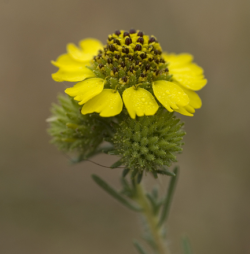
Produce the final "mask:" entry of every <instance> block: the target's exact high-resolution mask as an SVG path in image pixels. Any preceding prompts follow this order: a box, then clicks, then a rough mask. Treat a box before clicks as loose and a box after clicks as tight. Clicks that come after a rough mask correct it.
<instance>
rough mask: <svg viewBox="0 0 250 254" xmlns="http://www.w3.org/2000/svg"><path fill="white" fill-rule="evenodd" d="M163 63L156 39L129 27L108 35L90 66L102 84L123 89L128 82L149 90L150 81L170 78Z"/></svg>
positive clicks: (129, 84) (128, 84)
mask: <svg viewBox="0 0 250 254" xmlns="http://www.w3.org/2000/svg"><path fill="white" fill-rule="evenodd" d="M167 65H168V64H167V63H166V62H165V60H164V59H163V58H162V49H161V46H160V44H159V42H158V41H157V39H156V38H155V37H154V36H151V37H150V36H148V35H144V34H143V32H141V31H138V30H137V31H136V30H134V29H131V30H130V31H129V32H126V31H122V30H121V31H116V32H115V33H113V34H112V35H109V36H108V40H107V45H105V46H104V48H103V50H100V51H99V54H98V55H97V56H95V57H94V59H93V61H92V66H91V67H90V68H91V69H92V70H93V72H94V73H95V74H96V75H97V76H98V77H102V78H105V79H106V83H105V88H111V89H115V90H118V91H119V92H123V91H124V90H125V89H126V88H128V87H131V86H134V87H135V88H137V87H143V88H145V89H147V90H151V84H152V82H153V81H155V80H170V79H171V75H169V70H168V68H167Z"/></svg>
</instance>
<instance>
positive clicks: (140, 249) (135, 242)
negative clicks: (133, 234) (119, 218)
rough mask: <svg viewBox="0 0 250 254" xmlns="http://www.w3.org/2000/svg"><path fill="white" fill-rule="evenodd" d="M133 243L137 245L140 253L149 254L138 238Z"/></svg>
mask: <svg viewBox="0 0 250 254" xmlns="http://www.w3.org/2000/svg"><path fill="white" fill-rule="evenodd" d="M133 243H134V246H135V248H136V250H137V251H138V253H140V254H147V252H146V251H145V250H144V249H143V248H142V246H141V245H140V244H139V243H138V242H137V241H136V240H134V242H133Z"/></svg>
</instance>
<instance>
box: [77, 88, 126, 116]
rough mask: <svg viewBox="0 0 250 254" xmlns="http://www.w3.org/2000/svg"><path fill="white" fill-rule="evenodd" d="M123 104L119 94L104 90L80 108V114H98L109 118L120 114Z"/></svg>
mask: <svg viewBox="0 0 250 254" xmlns="http://www.w3.org/2000/svg"><path fill="white" fill-rule="evenodd" d="M122 107H123V102H122V99H121V96H120V94H119V92H115V91H114V90H112V89H104V90H103V91H102V92H101V93H100V94H99V95H97V96H95V97H94V98H93V99H91V100H89V101H88V102H87V103H86V104H85V105H84V106H83V107H82V111H81V112H82V114H83V115H86V114H89V113H93V112H96V113H100V116H102V117H111V116H115V115H118V114H120V113H121V111H122Z"/></svg>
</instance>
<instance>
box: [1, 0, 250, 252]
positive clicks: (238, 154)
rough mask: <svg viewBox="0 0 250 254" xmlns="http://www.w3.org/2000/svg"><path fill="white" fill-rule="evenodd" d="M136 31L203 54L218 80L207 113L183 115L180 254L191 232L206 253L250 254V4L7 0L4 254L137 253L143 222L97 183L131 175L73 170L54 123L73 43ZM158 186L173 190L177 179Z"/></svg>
mask: <svg viewBox="0 0 250 254" xmlns="http://www.w3.org/2000/svg"><path fill="white" fill-rule="evenodd" d="M130 28H136V29H141V30H142V31H144V32H145V33H148V34H154V35H155V36H156V37H157V38H158V40H159V41H160V43H161V45H162V47H163V48H164V49H165V50H167V51H170V52H171V51H173V52H191V53H192V54H193V55H194V56H195V61H196V62H197V63H198V64H199V65H201V66H202V67H203V68H204V69H205V74H206V77H207V78H208V80H209V82H208V85H207V86H206V87H205V88H204V89H203V90H202V91H201V92H200V93H199V94H200V96H201V97H202V100H203V107H202V109H200V110H198V111H197V113H196V114H195V117H194V118H188V117H182V119H183V120H184V121H185V123H186V125H185V128H186V131H187V133H188V135H187V136H186V138H185V143H186V144H185V147H184V148H185V149H184V153H183V155H181V156H179V163H178V164H179V165H180V166H181V177H180V181H179V184H178V188H177V191H176V195H175V199H174V204H173V206H172V210H171V214H170V218H169V222H168V239H169V244H170V248H171V250H172V253H173V254H174V253H181V247H180V239H181V237H182V235H183V234H187V235H188V236H189V238H190V240H191V242H192V247H193V250H194V253H196V254H198V253H202V254H211V253H226V254H235V253H237V254H238V253H241V254H243V253H244V254H249V253H250V203H249V201H250V198H249V196H250V195H249V194H250V184H249V180H250V167H249V166H250V163H249V141H250V140H249V138H250V135H249V129H250V128H249V127H250V118H249V98H250V96H249V92H250V85H249V73H250V60H249V59H250V47H249V45H250V34H249V31H250V1H248V0H237V1H236V0H227V1H224V0H210V1H200V0H190V1H186V0H179V1H177V0H176V1H174V0H165V1H163V0H162V1H161V0H154V1H149V0H139V1H132V0H127V1H114V0H109V1H102V0H97V1H94V0H92V1H90V0H85V1H84V0H82V1H80V0H70V1H66V0H50V1H48V0H45V1H41V0H36V1H32V0H22V1H20V0H19V1H18V0H0V31H1V33H0V37H1V40H0V56H1V57H0V81H1V93H0V98H1V99H0V105H1V106H0V114H1V121H0V125H1V131H0V139H1V142H0V149H1V152H0V167H1V169H0V253H1V254H80V253H81V254H82V253H84V254H85V253H86V254H88V253H91V254H92V253H93V254H95V253H102V254H110V253H119V254H127V253H136V252H135V250H134V249H133V246H132V243H131V240H132V238H137V239H139V237H140V230H139V227H138V226H139V225H140V222H139V221H138V218H137V215H136V214H134V213H133V212H130V211H127V210H126V209H125V208H123V207H122V206H121V205H120V204H118V203H116V201H114V200H113V199H112V198H110V197H109V196H108V195H107V194H105V193H104V192H103V191H101V190H100V189H99V187H97V186H96V185H95V184H94V183H93V181H92V180H91V178H90V176H91V174H93V173H96V174H99V175H101V176H102V177H103V178H105V179H106V180H107V181H109V182H110V183H112V184H113V185H115V186H117V187H119V183H118V180H117V179H118V177H119V175H120V171H119V170H108V169H105V168H101V167H98V166H95V165H93V164H90V163H82V164H81V165H77V166H70V165H69V163H68V159H67V157H66V156H65V155H63V154H62V153H60V152H58V151H57V150H56V148H55V147H54V146H52V145H50V144H49V140H50V138H49V136H48V135H47V133H46V128H47V125H46V123H45V119H46V118H47V117H48V116H49V115H50V112H49V109H50V105H51V103H52V102H55V101H56V96H57V94H58V93H59V92H62V91H63V90H64V88H65V84H62V83H56V82H54V81H53V80H52V79H51V73H52V72H55V70H56V68H55V67H53V66H52V65H51V64H50V60H52V59H54V60H55V59H56V58H57V56H58V55H59V54H62V53H64V52H65V47H66V44H67V43H68V42H74V43H77V42H78V41H79V40H81V39H83V38H85V37H94V38H98V39H100V40H102V41H103V42H105V40H106V37H107V35H108V34H110V33H112V32H113V31H115V30H117V29H130ZM94 160H95V161H96V162H99V163H102V164H105V165H110V163H112V162H113V161H115V158H113V157H112V156H110V157H108V156H99V157H96V158H94ZM149 178H150V177H147V180H146V183H148V184H149V182H152V181H151V180H150V179H149ZM157 182H158V184H159V185H160V187H161V188H162V189H165V188H166V183H167V181H166V178H162V179H160V180H159V181H157Z"/></svg>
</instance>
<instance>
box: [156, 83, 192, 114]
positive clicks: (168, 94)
mask: <svg viewBox="0 0 250 254" xmlns="http://www.w3.org/2000/svg"><path fill="white" fill-rule="evenodd" d="M153 91H154V94H155V96H156V98H157V99H158V100H159V102H160V103H161V104H162V105H163V106H164V107H165V108H166V109H167V110H168V111H170V112H172V111H173V110H175V109H178V108H179V106H180V107H181V106H185V105H187V104H188V103H189V98H188V96H187V94H185V92H184V91H183V90H182V89H181V88H180V87H179V86H178V85H176V84H175V83H173V82H169V81H165V80H158V81H155V82H154V83H153Z"/></svg>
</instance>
